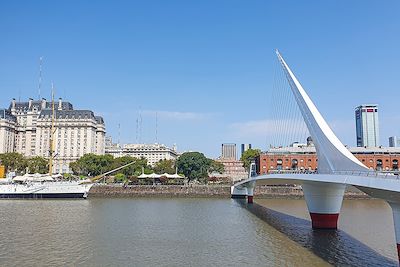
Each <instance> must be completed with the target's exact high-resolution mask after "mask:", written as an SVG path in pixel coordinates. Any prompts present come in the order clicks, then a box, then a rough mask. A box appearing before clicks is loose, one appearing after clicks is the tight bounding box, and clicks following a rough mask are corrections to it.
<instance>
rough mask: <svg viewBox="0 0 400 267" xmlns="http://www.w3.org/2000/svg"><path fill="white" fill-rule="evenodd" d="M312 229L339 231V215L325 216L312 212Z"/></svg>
mask: <svg viewBox="0 0 400 267" xmlns="http://www.w3.org/2000/svg"><path fill="white" fill-rule="evenodd" d="M310 216H311V222H312V228H314V229H337V222H338V218H339V213H333V214H325V213H312V212H310Z"/></svg>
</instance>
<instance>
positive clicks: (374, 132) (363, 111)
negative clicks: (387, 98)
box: [355, 105, 379, 147]
mask: <svg viewBox="0 0 400 267" xmlns="http://www.w3.org/2000/svg"><path fill="white" fill-rule="evenodd" d="M355 113H356V134H357V146H358V147H362V146H365V147H377V146H379V120H378V105H361V106H358V107H356V111H355Z"/></svg>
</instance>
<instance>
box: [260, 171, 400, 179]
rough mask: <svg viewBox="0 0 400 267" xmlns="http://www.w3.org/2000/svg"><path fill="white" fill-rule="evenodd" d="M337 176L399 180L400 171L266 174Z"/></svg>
mask: <svg viewBox="0 0 400 267" xmlns="http://www.w3.org/2000/svg"><path fill="white" fill-rule="evenodd" d="M285 173H286V174H337V175H354V176H367V177H377V178H388V179H400V171H354V170H349V171H333V172H332V173H319V172H318V171H312V170H270V171H269V173H268V174H285Z"/></svg>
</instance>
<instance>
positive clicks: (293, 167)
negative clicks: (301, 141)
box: [292, 159, 298, 170]
mask: <svg viewBox="0 0 400 267" xmlns="http://www.w3.org/2000/svg"><path fill="white" fill-rule="evenodd" d="M297 169H298V160H297V159H292V170H297Z"/></svg>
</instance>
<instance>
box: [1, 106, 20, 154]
mask: <svg viewBox="0 0 400 267" xmlns="http://www.w3.org/2000/svg"><path fill="white" fill-rule="evenodd" d="M16 122H17V118H16V117H15V116H13V115H12V114H11V112H10V111H9V110H8V109H0V153H9V152H13V151H14V142H15V125H16Z"/></svg>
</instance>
